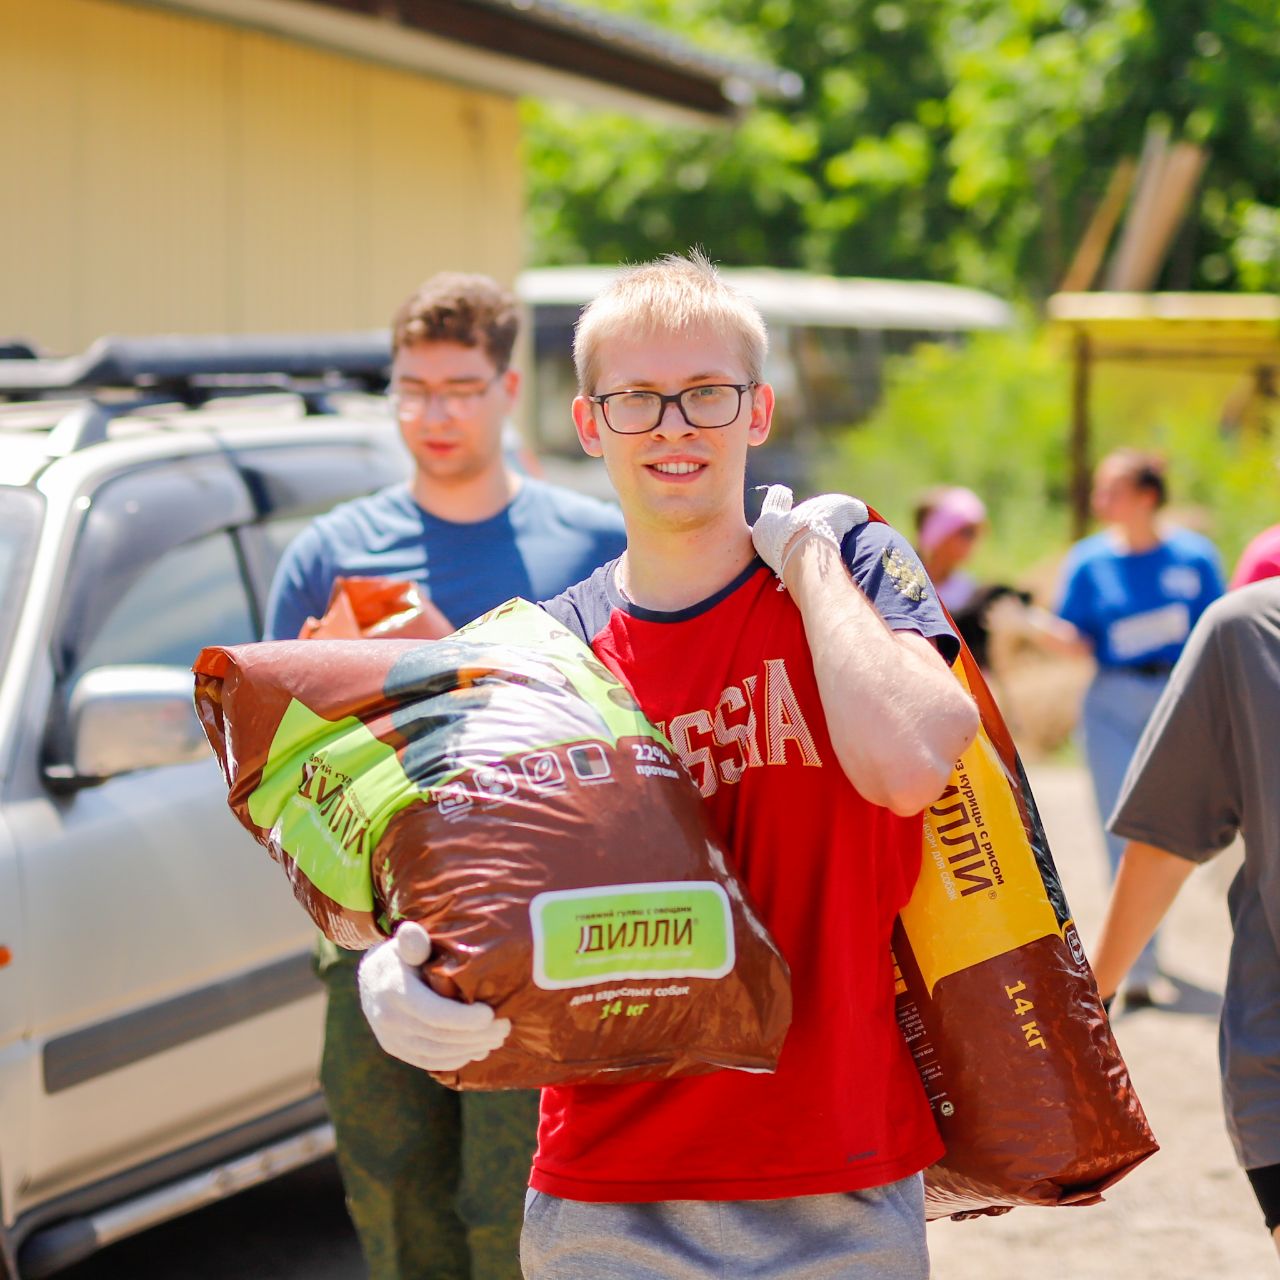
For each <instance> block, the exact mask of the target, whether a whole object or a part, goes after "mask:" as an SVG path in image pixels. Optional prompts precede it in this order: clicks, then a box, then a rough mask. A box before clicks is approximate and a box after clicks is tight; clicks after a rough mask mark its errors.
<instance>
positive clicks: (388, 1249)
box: [317, 942, 538, 1280]
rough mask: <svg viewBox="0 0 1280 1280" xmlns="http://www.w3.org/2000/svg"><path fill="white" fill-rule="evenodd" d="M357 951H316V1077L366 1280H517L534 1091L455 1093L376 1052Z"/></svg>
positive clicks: (322, 946)
mask: <svg viewBox="0 0 1280 1280" xmlns="http://www.w3.org/2000/svg"><path fill="white" fill-rule="evenodd" d="M359 959H360V955H359V953H358V952H350V951H340V950H339V949H338V948H336V947H333V946H331V945H330V944H328V943H324V942H322V943H321V944H320V950H319V954H318V957H317V969H318V971H319V973H320V976H321V977H322V978H323V979H324V982H325V985H326V986H327V987H328V989H329V1004H328V1013H327V1016H326V1022H325V1042H324V1058H323V1060H322V1063H321V1069H320V1079H321V1083H322V1084H323V1086H324V1093H325V1098H326V1100H327V1102H328V1104H329V1115H330V1118H331V1119H332V1121H333V1127H334V1130H335V1131H336V1133H337V1144H338V1167H339V1169H340V1170H341V1172H342V1183H343V1186H344V1188H345V1189H346V1194H347V1207H348V1209H349V1210H350V1212H351V1218H352V1221H353V1222H354V1223H355V1226H356V1231H357V1233H358V1234H359V1236H360V1246H361V1248H362V1250H363V1251H364V1256H365V1261H366V1262H367V1264H368V1266H369V1276H370V1280H519V1277H520V1224H521V1218H522V1216H523V1210H524V1191H525V1186H526V1184H527V1182H528V1179H529V1166H530V1162H531V1159H532V1155H533V1148H534V1142H535V1137H536V1133H537V1122H538V1095H537V1093H535V1092H528V1091H523V1090H522V1091H519V1092H511V1093H455V1092H453V1091H452V1090H450V1089H446V1088H445V1087H444V1086H443V1085H440V1084H437V1083H436V1082H435V1081H434V1080H433V1079H431V1077H430V1076H429V1075H427V1073H426V1072H425V1071H419V1070H417V1069H416V1068H414V1067H410V1066H408V1065H407V1064H405V1063H403V1062H399V1061H397V1060H396V1059H395V1058H391V1057H388V1055H387V1054H385V1053H383V1051H382V1050H381V1049H380V1048H379V1047H378V1043H377V1041H376V1040H375V1039H374V1038H373V1033H372V1032H371V1031H370V1030H369V1024H368V1023H367V1022H366V1021H365V1019H364V1014H363V1013H362V1012H361V1009H360V998H359V994H358V992H357V990H356V980H355V970H356V963H357V962H358V960H359Z"/></svg>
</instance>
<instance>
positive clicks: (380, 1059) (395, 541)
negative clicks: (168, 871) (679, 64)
mask: <svg viewBox="0 0 1280 1280" xmlns="http://www.w3.org/2000/svg"><path fill="white" fill-rule="evenodd" d="M517 325H518V313H517V309H516V302H515V299H514V298H513V297H512V296H511V295H510V294H509V293H508V292H507V291H505V290H504V289H502V288H500V287H499V286H498V285H497V284H496V283H495V282H494V281H492V280H490V279H488V278H487V277H484V276H465V275H457V274H452V273H446V274H442V275H437V276H434V277H432V278H431V279H430V280H428V281H427V282H426V284H424V285H423V286H422V288H421V289H419V290H418V292H417V293H415V294H414V295H413V296H412V297H411V298H410V299H409V300H408V301H407V302H406V303H405V304H404V305H403V306H402V307H401V308H400V310H399V312H398V313H397V314H396V317H395V320H394V321H393V327H392V348H393V351H394V360H393V362H392V366H391V380H392V398H393V403H394V405H395V411H396V415H397V418H398V420H399V425H400V433H401V435H402V437H403V439H404V442H405V444H406V446H407V447H408V450H409V453H410V454H411V455H412V458H413V464H414V469H413V475H412V477H411V478H410V480H409V481H408V482H407V483H405V484H399V485H394V486H392V487H391V488H389V489H384V490H383V491H382V492H381V493H376V494H373V495H372V496H371V497H368V498H361V499H358V500H357V501H354V502H347V503H344V504H343V505H342V506H339V507H337V508H335V509H334V510H333V511H331V512H330V513H329V514H328V515H325V516H321V517H320V518H319V519H318V520H316V521H315V522H314V523H313V524H312V525H310V527H308V528H307V529H306V530H304V531H303V532H302V533H301V534H300V535H299V536H298V537H297V538H296V539H295V540H294V541H293V543H292V544H291V545H290V546H289V548H288V550H287V551H286V552H285V554H284V558H283V559H282V560H281V562H280V566H279V568H278V569H277V571H276V576H275V580H274V582H273V583H272V588H271V598H270V601H269V603H268V606H267V627H266V634H267V638H268V639H289V638H292V637H294V636H296V635H297V634H298V632H299V630H300V628H301V627H302V624H303V623H304V622H305V621H306V619H307V618H308V617H309V616H315V617H319V616H321V615H322V614H323V613H324V610H325V606H326V604H327V603H328V599H329V593H330V590H331V589H332V586H333V583H334V580H335V578H338V577H352V576H373V577H384V578H407V579H411V580H413V581H414V582H417V583H418V584H419V585H420V586H421V587H422V588H423V589H424V590H425V592H426V594H427V595H428V596H429V597H430V599H431V600H432V602H433V603H434V604H435V605H436V606H437V607H438V608H439V609H440V610H441V612H442V613H443V614H444V615H445V617H446V618H448V619H449V621H450V622H451V623H453V624H454V625H455V626H461V625H462V624H463V623H466V622H470V621H471V619H472V618H475V617H477V616H478V615H479V614H481V613H484V612H485V611H486V610H488V609H491V608H493V607H494V606H495V605H498V604H501V603H502V602H503V601H504V600H507V599H509V598H510V597H512V596H517V595H518V596H524V597H525V598H526V599H530V600H543V599H547V598H549V597H551V596H554V595H558V594H559V593H560V592H561V591H563V590H564V589H565V588H566V587H568V586H570V585H571V584H573V583H575V582H578V581H580V580H581V579H583V578H585V577H587V576H589V575H590V573H591V572H592V570H594V569H595V568H596V567H597V566H598V565H600V564H603V563H604V562H605V561H608V560H611V559H613V558H614V557H616V556H618V555H620V554H621V553H622V550H623V548H624V547H625V545H626V535H625V532H624V529H623V524H622V516H621V514H620V513H619V512H618V510H617V509H616V508H614V507H612V506H610V505H608V504H606V503H603V502H598V501H596V500H594V499H591V498H585V497H582V496H580V495H578V494H576V493H572V492H570V491H569V490H567V489H560V488H557V487H555V486H552V485H549V484H545V483H543V482H542V481H540V480H536V479H533V478H531V477H529V476H521V475H518V474H517V473H516V472H515V471H514V470H512V469H511V468H510V467H509V466H508V465H507V464H506V462H505V460H504V456H503V449H502V434H503V423H504V421H505V419H506V417H507V415H508V413H509V412H510V410H511V408H512V405H513V404H514V402H515V398H516V395H517V392H518V391H519V386H520V375H519V373H518V372H517V371H516V370H515V369H512V368H511V367H510V359H511V350H512V346H513V344H514V342H515V336H516V329H517ZM358 959H359V955H358V954H357V953H355V952H348V951H339V950H338V949H337V948H336V947H333V946H331V945H329V944H327V943H322V944H321V953H320V959H319V965H318V968H319V971H320V974H321V977H322V978H323V979H324V981H325V983H326V985H327V987H328V990H329V1001H328V1010H327V1014H326V1023H325V1048H324V1059H323V1062H322V1066H321V1082H322V1084H323V1086H324V1091H325V1097H326V1099H327V1100H328V1104H329V1112H330V1115H331V1117H332V1119H333V1124H334V1130H335V1132H336V1134H337V1144H338V1164H339V1167H340V1168H341V1171H342V1179H343V1184H344V1186H345V1188H346V1192H347V1203H348V1205H349V1207H350V1209H351V1216H352V1219H353V1220H354V1222H355V1225H356V1230H357V1231H358V1233H359V1236H360V1244H361V1247H362V1248H363V1250H364V1254H365V1259H366V1261H367V1263H368V1266H369V1273H370V1277H371V1280H509V1278H510V1280H515V1278H516V1277H518V1276H519V1274H520V1263H519V1236H520V1222H521V1214H522V1208H523V1193H524V1186H525V1183H526V1181H527V1179H528V1173H529V1167H530V1162H531V1156H532V1152H533V1146H534V1140H535V1136H536V1128H537V1114H538V1098H537V1095H536V1094H535V1093H466V1094H455V1093H452V1092H450V1091H449V1090H448V1089H445V1088H444V1087H443V1086H442V1085H439V1084H437V1083H435V1081H434V1080H432V1079H431V1077H430V1076H428V1075H427V1074H426V1073H425V1072H422V1071H418V1070H416V1069H415V1068H413V1067H409V1066H406V1065H405V1064H404V1063H402V1062H398V1061H397V1060H395V1059H394V1058H390V1057H388V1056H387V1055H386V1054H384V1053H383V1052H382V1050H381V1049H380V1048H379V1047H378V1045H377V1042H376V1041H375V1040H374V1038H373V1035H372V1033H371V1032H370V1030H369V1026H368V1023H367V1022H366V1021H365V1019H364V1016H363V1014H362V1013H361V1011H360V1005H359V1000H358V996H357V992H356V979H355V970H356V962H357V961H358Z"/></svg>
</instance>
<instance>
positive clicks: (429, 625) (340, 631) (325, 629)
mask: <svg viewBox="0 0 1280 1280" xmlns="http://www.w3.org/2000/svg"><path fill="white" fill-rule="evenodd" d="M453 630H454V626H453V623H451V622H450V621H449V619H448V618H446V617H445V616H444V614H443V613H441V612H440V610H439V609H437V608H436V606H435V605H434V604H432V603H431V601H430V600H428V599H427V597H426V596H425V595H423V593H422V588H421V587H419V586H418V584H417V583H416V582H407V581H405V580H404V579H400V578H338V579H336V580H335V582H334V584H333V590H332V592H330V594H329V605H328V607H327V608H326V609H325V611H324V617H323V618H319V619H317V618H308V619H307V620H306V622H304V623H303V624H302V630H301V631H299V632H298V639H299V640H375V639H377V640H439V639H441V638H442V637H443V636H447V635H449V634H450V633H451V632H452V631H453Z"/></svg>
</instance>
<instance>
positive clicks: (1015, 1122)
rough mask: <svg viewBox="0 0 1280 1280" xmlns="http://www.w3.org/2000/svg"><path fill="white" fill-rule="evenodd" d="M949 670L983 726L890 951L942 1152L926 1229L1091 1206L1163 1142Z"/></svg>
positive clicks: (1018, 807) (932, 837) (1058, 899)
mask: <svg viewBox="0 0 1280 1280" xmlns="http://www.w3.org/2000/svg"><path fill="white" fill-rule="evenodd" d="M954 671H955V674H956V677H957V678H958V679H959V680H960V681H961V682H962V683H963V684H964V685H965V686H966V688H968V690H969V691H970V692H971V693H972V694H973V696H974V698H975V699H976V701H977V703H978V708H979V711H980V712H981V717H982V725H981V728H980V730H979V733H978V736H977V738H976V740H975V741H974V743H973V745H972V746H971V747H969V749H968V750H967V751H966V752H965V753H964V755H963V756H962V757H961V758H960V759H959V760H958V761H957V762H956V766H955V770H954V772H953V773H952V776H951V780H950V783H949V785H948V786H947V789H946V791H945V792H944V794H943V795H942V797H941V798H940V799H939V800H938V801H937V802H936V803H935V804H933V805H932V806H931V807H930V808H929V809H927V810H926V811H925V825H924V856H923V859H922V863H921V868H920V879H919V881H918V882H917V884H916V888H915V890H914V892H913V894H912V896H911V899H910V901H909V902H908V904H907V906H906V907H905V908H904V909H903V911H902V913H901V916H900V919H899V922H898V926H897V929H896V931H895V934H894V944H893V947H894V957H895V959H896V961H897V973H898V996H897V1005H898V1021H899V1024H900V1026H901V1027H902V1031H903V1034H904V1035H905V1037H906V1040H907V1043H908V1045H909V1046H910V1048H911V1051H912V1053H913V1055H914V1057H915V1062H916V1066H917V1068H918V1069H919V1071H920V1076H921V1079H922V1080H923V1081H924V1086H925V1092H926V1093H927V1094H928V1096H929V1101H930V1104H931V1105H932V1107H933V1114H934V1119H935V1120H936V1121H937V1125H938V1129H939V1132H940V1133H941V1135H942V1138H943V1141H944V1142H945V1143H946V1147H947V1153H946V1155H945V1156H944V1157H943V1158H942V1159H941V1160H940V1161H939V1162H938V1163H937V1164H935V1165H934V1166H933V1167H932V1168H930V1169H927V1170H926V1171H925V1211H926V1215H927V1216H928V1217H929V1218H941V1217H946V1216H949V1215H968V1214H975V1213H979V1214H990V1213H1002V1212H1005V1211H1007V1210H1008V1209H1009V1208H1012V1207H1014V1206H1016V1205H1056V1204H1090V1203H1094V1202H1096V1201H1097V1200H1099V1199H1101V1195H1100V1192H1101V1191H1102V1190H1103V1189H1104V1188H1106V1187H1108V1186H1110V1185H1111V1184H1112V1183H1113V1182H1116V1181H1117V1180H1118V1179H1120V1178H1122V1177H1123V1176H1124V1175H1125V1174H1126V1173H1127V1172H1128V1171H1129V1170H1130V1169H1132V1168H1133V1167H1134V1166H1135V1165H1137V1164H1139V1163H1140V1162H1141V1161H1143V1160H1145V1159H1146V1158H1147V1157H1148V1156H1149V1155H1151V1154H1152V1153H1153V1152H1154V1151H1156V1150H1157V1146H1156V1142H1155V1138H1154V1137H1153V1135H1152V1133H1151V1130H1150V1128H1149V1127H1148V1125H1147V1121H1146V1117H1145V1115H1144V1114H1143V1111H1142V1106H1141V1104H1140V1103H1139V1101H1138V1098H1137V1095H1136V1094H1135V1093H1134V1090H1133V1084H1132V1082H1131V1081H1130V1079H1129V1072H1128V1070H1127V1068H1126V1067H1125V1064H1124V1061H1123V1059H1122V1058H1121V1056H1120V1050H1119V1048H1118V1047H1117V1045H1116V1042H1115V1038H1114V1036H1113V1035H1112V1033H1111V1024H1110V1022H1109V1021H1108V1018H1107V1015H1106V1013H1105V1012H1104V1011H1103V1008H1102V1002H1101V1000H1100V999H1099V998H1098V990H1097V986H1096V984H1095V983H1094V980H1093V973H1092V971H1091V970H1090V968H1089V962H1088V960H1087V959H1086V958H1085V953H1084V948H1083V947H1082V946H1081V943H1080V937H1079V934H1078V933H1077V931H1076V926H1075V922H1074V920H1073V919H1072V917H1071V913H1070V911H1069V909H1068V907H1067V902H1066V898H1065V896H1064V894H1063V892H1062V884H1061V881H1060V880H1059V878H1058V873H1057V870H1056V868H1055V867H1054V864H1053V858H1052V856H1051V855H1050V852H1049V845H1048V842H1047V841H1046V839H1045V834H1044V827H1043V825H1042V824H1041V821H1040V816H1039V814H1038V813H1037V812H1036V806H1035V800H1034V799H1033V797H1032V795H1031V789H1030V787H1029V786H1028V784H1027V778H1026V774H1025V772H1024V771H1023V768H1022V763H1021V761H1020V760H1019V759H1018V756H1017V752H1016V750H1015V749H1014V745H1013V742H1012V739H1011V738H1010V736H1009V731H1008V729H1007V727H1006V726H1005V723H1004V719H1003V717H1002V716H1001V715H1000V711H999V709H998V708H997V707H996V704H995V701H994V699H993V698H992V697H991V693H990V691H989V690H988V688H987V685H986V681H985V680H984V679H983V676H982V673H981V671H980V670H979V668H978V666H977V663H976V662H974V660H973V657H972V655H971V654H970V653H969V651H968V650H967V649H964V648H962V652H961V657H960V659H959V660H958V661H957V663H956V665H955V668H954Z"/></svg>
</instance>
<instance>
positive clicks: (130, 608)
mask: <svg viewBox="0 0 1280 1280" xmlns="http://www.w3.org/2000/svg"><path fill="white" fill-rule="evenodd" d="M254 631H255V628H254V621H253V617H252V615H251V614H250V611H249V599H248V596H247V595H246V594H245V588H244V582H243V578H242V576H241V573H240V562H239V559H238V557H237V555H236V550H235V546H234V544H233V543H232V541H231V537H230V535H229V534H226V533H217V534H213V535H210V536H209V537H205V538H199V539H197V540H196V541H194V542H189V543H187V544H186V545H184V546H181V547H175V548H173V549H172V550H170V551H168V552H166V553H165V554H163V555H162V556H161V557H160V558H159V559H158V560H155V561H154V562H153V563H152V564H150V565H149V566H148V567H147V568H146V569H144V570H143V571H142V573H141V574H140V575H139V576H138V577H137V578H135V579H134V581H133V582H132V584H131V585H130V586H129V587H128V589H127V590H125V592H124V593H123V594H122V595H121V596H120V597H119V599H118V600H117V601H116V602H115V604H114V605H113V607H112V608H111V610H110V612H109V613H108V614H107V616H106V618H105V620H104V621H103V623H102V625H101V627H100V628H99V629H98V631H97V633H96V634H95V635H94V636H93V637H92V638H91V639H90V640H89V642H88V643H87V645H85V646H84V647H83V648H82V649H81V651H80V653H79V656H78V661H77V663H76V668H75V672H74V674H75V675H79V674H81V673H83V672H85V671H89V670H91V669H92V668H94V667H104V666H115V665H118V664H132V663H162V664H165V665H171V666H181V667H189V666H190V665H191V664H192V663H193V662H194V661H195V659H196V656H197V654H199V652H200V650H201V649H202V648H204V646H205V645H210V644H244V643H246V642H247V641H250V640H253V639H254V638H255V635H254Z"/></svg>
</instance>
